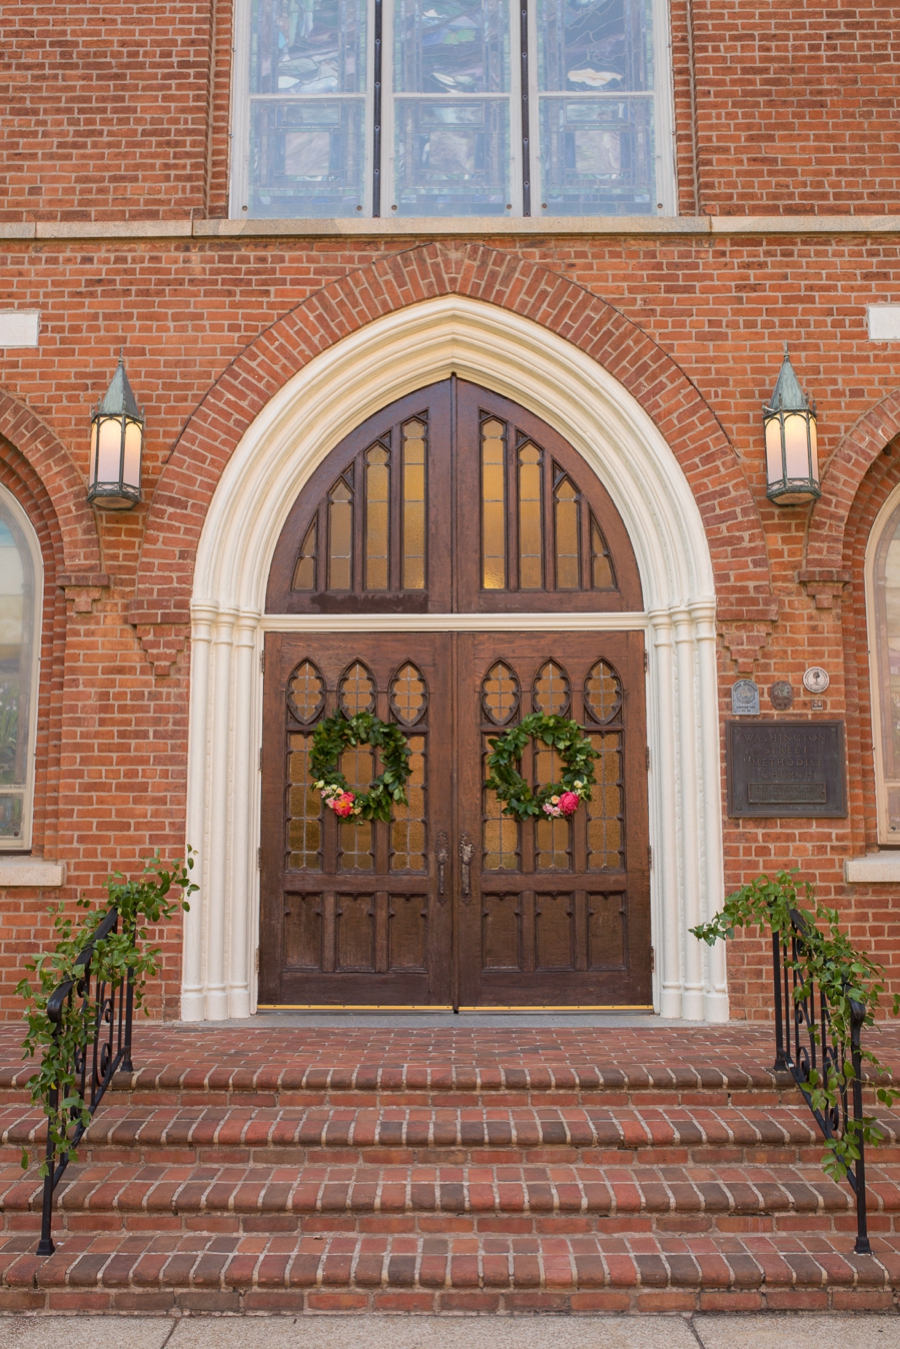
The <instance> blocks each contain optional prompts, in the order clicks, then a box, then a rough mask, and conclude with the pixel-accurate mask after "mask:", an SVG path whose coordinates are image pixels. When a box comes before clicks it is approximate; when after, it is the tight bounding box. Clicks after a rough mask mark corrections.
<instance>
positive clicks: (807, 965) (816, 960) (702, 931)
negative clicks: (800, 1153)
mask: <svg viewBox="0 0 900 1349" xmlns="http://www.w3.org/2000/svg"><path fill="white" fill-rule="evenodd" d="M796 875H797V872H796V870H793V871H779V872H778V873H777V875H776V876H775V878H774V880H772V879H770V878H769V877H768V876H767V875H762V876H758V877H757V878H756V880H754V881H750V882H749V883H748V884H747V885H744V886H742V887H741V889H740V890H736V891H735V892H734V894H731V895H728V896H727V898H726V900H725V904H724V907H723V908H722V911H721V913H717V914H716V915H715V917H714V918H713V919H712V920H711V921H710V922H708V923H700V924H699V925H698V926H697V927H692V928H691V929H690V930H691V932H692V934H693V935H694V936H695V937H698V938H699V939H700V940H701V941H704V942H706V943H707V944H708V945H709V946H713V945H714V944H715V943H716V942H717V941H719V940H720V938H727V937H733V936H734V930H735V928H738V927H741V928H746V927H755V926H759V927H762V928H768V929H769V930H770V931H771V932H772V933H776V934H777V935H778V939H779V941H780V944H781V950H782V960H783V962H784V965H785V967H786V968H787V969H789V970H793V971H796V973H797V975H798V984H797V987H796V988H795V989H794V998H795V1000H796V1001H797V1002H801V1001H803V1000H804V999H806V998H808V997H809V995H810V991H811V989H812V987H813V985H815V987H816V989H817V990H818V992H820V993H821V994H822V996H823V997H824V999H825V1002H826V1004H827V1006H828V1013H829V1017H830V1020H831V1035H832V1037H833V1039H834V1040H835V1041H836V1042H837V1044H839V1045H841V1046H843V1047H844V1049H845V1050H846V1048H847V1046H849V1044H850V1036H851V1022H852V1011H851V1006H850V1004H851V1003H853V1002H856V1003H859V1004H861V1005H862V1007H863V1008H864V1009H865V1019H864V1021H863V1025H864V1026H871V1025H873V1024H874V1022H875V1013H876V1011H877V1010H878V1007H879V1001H880V995H881V994H882V993H884V991H885V989H884V970H883V969H882V967H881V966H880V965H879V964H877V963H876V962H875V961H874V960H872V959H871V957H870V956H868V955H866V953H865V952H864V951H858V950H857V949H856V947H855V946H854V945H853V944H852V942H851V941H850V938H849V937H848V936H847V935H846V934H845V933H843V932H842V931H841V929H840V925H839V923H838V912H837V909H829V908H826V907H825V905H824V904H818V903H816V901H815V890H814V888H813V886H812V885H810V883H809V882H808V881H806V882H805V883H804V890H805V898H806V900H807V902H808V903H810V904H811V905H812V907H811V908H804V909H801V908H800V901H799V899H798V895H797V890H798V886H797V882H796V881H795V879H794V878H795V876H796ZM792 909H793V910H795V911H798V912H799V913H800V914H801V915H802V917H803V919H804V920H805V923H804V927H803V932H802V939H801V940H800V941H798V943H797V949H798V957H797V959H794V957H793V955H792V946H791V935H792V932H793V928H792V924H791V910H792ZM820 923H821V924H822V926H821V927H820V926H819V924H820ZM823 929H824V930H823ZM785 1012H786V1019H787V1022H788V1025H789V1026H790V1025H791V1024H792V1022H793V1011H792V1009H790V1008H786V1009H785ZM891 1012H892V1015H893V1016H897V1015H898V1014H900V994H897V993H895V994H894V995H893V1006H892V1008H891ZM812 1035H813V1038H814V1039H815V1041H816V1042H817V1043H818V1044H820V1045H821V1043H822V1036H821V1030H820V1027H819V1022H818V1019H817V1021H816V1025H815V1028H814V1029H813V1030H812ZM861 1054H862V1059H863V1061H864V1062H865V1063H867V1064H868V1065H869V1072H868V1073H867V1074H866V1076H867V1077H868V1078H869V1079H870V1080H872V1079H873V1078H874V1080H875V1097H876V1100H878V1101H879V1102H880V1103H881V1104H882V1105H885V1106H888V1107H890V1106H891V1105H893V1103H894V1101H895V1100H896V1099H897V1097H898V1095H900V1092H898V1090H897V1088H896V1087H893V1086H892V1085H890V1083H891V1078H890V1075H889V1074H888V1073H887V1072H886V1071H885V1069H884V1068H883V1067H882V1065H881V1063H880V1062H879V1061H878V1059H877V1058H876V1057H875V1055H874V1054H873V1053H872V1051H871V1050H870V1049H866V1048H863V1049H862V1051H861ZM854 1080H855V1074H854V1069H853V1063H852V1061H851V1058H850V1055H849V1053H848V1054H847V1057H846V1060H845V1062H844V1063H843V1064H842V1065H841V1066H840V1068H835V1067H834V1066H833V1065H832V1064H829V1066H828V1069H827V1071H826V1072H825V1073H824V1074H823V1073H821V1072H819V1071H818V1069H815V1068H813V1069H811V1070H810V1072H809V1077H808V1079H807V1083H806V1087H807V1090H808V1091H809V1095H810V1102H811V1104H812V1107H813V1109H814V1110H819V1111H821V1112H822V1113H823V1114H826V1113H828V1112H830V1111H833V1110H834V1109H835V1107H836V1106H837V1104H838V1102H839V1100H840V1097H841V1094H842V1092H844V1091H846V1090H848V1088H849V1087H850V1086H851V1084H852V1083H853V1081H854ZM886 1084H887V1085H886ZM883 1137H884V1135H883V1133H882V1132H881V1130H880V1129H879V1127H878V1124H877V1122H876V1121H875V1119H874V1118H872V1117H871V1116H869V1115H867V1116H865V1118H864V1119H863V1120H862V1121H861V1122H857V1121H856V1120H854V1119H852V1118H851V1119H848V1120H847V1125H846V1129H845V1130H844V1133H843V1135H842V1136H841V1137H839V1138H838V1137H836V1138H828V1139H826V1140H825V1141H826V1146H827V1149H828V1150H827V1152H826V1153H825V1155H824V1157H823V1158H822V1169H823V1170H824V1171H825V1172H826V1174H828V1175H830V1176H831V1177H832V1178H833V1179H835V1180H842V1179H843V1178H844V1177H845V1176H846V1175H847V1172H848V1170H849V1168H850V1167H851V1166H852V1165H853V1163H854V1162H856V1161H858V1159H859V1143H860V1140H862V1141H863V1142H864V1143H879V1142H881V1140H882V1138H883Z"/></svg>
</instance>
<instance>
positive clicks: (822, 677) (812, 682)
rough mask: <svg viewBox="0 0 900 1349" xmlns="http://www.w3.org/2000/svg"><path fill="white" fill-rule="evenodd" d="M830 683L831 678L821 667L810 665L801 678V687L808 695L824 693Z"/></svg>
mask: <svg viewBox="0 0 900 1349" xmlns="http://www.w3.org/2000/svg"><path fill="white" fill-rule="evenodd" d="M830 683H831V676H830V675H829V673H828V671H827V670H823V669H822V667H821V665H811V666H810V667H809V669H808V670H807V671H806V673H805V674H804V676H803V687H804V688H806V689H809V691H810V693H824V692H825V690H826V689H827V688H828V685H829V684H830Z"/></svg>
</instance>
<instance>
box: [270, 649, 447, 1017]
mask: <svg viewBox="0 0 900 1349" xmlns="http://www.w3.org/2000/svg"><path fill="white" fill-rule="evenodd" d="M449 647H450V638H449V637H448V636H446V635H443V634H431V633H429V634H413V635H411V634H399V633H392V634H380V635H377V636H375V635H373V634H366V635H361V636H352V637H345V636H341V637H335V636H324V635H319V636H317V637H315V639H312V640H310V639H308V638H306V637H298V636H297V635H295V634H287V633H270V634H269V635H268V636H267V638H266V668H265V703H264V730H263V762H262V773H263V794H262V847H261V932H260V970H259V975H260V992H259V1000H260V1002H261V1003H262V1004H268V1005H279V1004H283V1005H289V1006H316V1005H324V1006H334V1005H341V1004H347V1005H353V1006H360V1005H362V1006H366V1005H369V1006H427V1005H444V1006H446V1005H449V1003H450V1002H451V997H452V990H451V962H450V959H449V952H450V949H451V923H452V904H451V902H450V897H451V885H452V880H451V877H450V876H449V875H448V874H447V868H446V863H445V864H444V865H443V867H442V866H441V864H440V862H439V860H438V854H439V853H440V852H441V849H442V846H443V847H445V848H446V851H447V853H448V854H449V837H450V833H451V830H452V828H453V799H454V796H453V790H452V780H453V759H452V754H453V741H452V737H451V734H450V729H451V720H452V706H453V699H452V692H451V662H450V650H449ZM337 707H341V708H342V709H343V710H344V711H345V712H346V713H347V714H348V715H351V716H352V715H353V714H354V713H356V712H362V711H371V712H374V713H375V715H376V716H379V717H381V718H382V720H384V721H392V722H395V723H396V724H398V725H400V726H401V727H403V729H404V730H405V731H407V733H408V736H409V745H410V749H411V751H412V757H411V759H410V767H411V769H412V774H411V777H410V781H409V784H408V787H407V798H408V805H407V807H406V808H405V809H400V810H398V809H395V810H394V812H393V815H392V819H391V821H390V823H389V824H385V823H383V822H381V821H350V820H338V819H337V818H336V817H335V815H334V813H333V812H332V811H330V810H328V809H325V808H324V807H323V806H322V802H321V799H320V797H319V793H318V792H317V791H316V790H315V787H314V784H313V782H312V780H311V778H310V775H309V766H308V757H309V751H310V747H311V743H312V736H313V731H314V728H315V725H316V723H317V722H318V721H319V720H320V719H321V718H322V717H323V716H327V715H329V714H330V713H332V712H333V711H334V710H335V709H336V708H337ZM341 769H342V771H343V772H344V773H345V774H346V776H347V778H348V780H349V781H350V783H351V785H357V786H362V787H363V789H364V788H365V786H366V785H367V784H368V783H369V782H370V781H371V779H372V777H373V776H374V774H375V773H377V772H380V766H376V764H375V761H374V759H373V754H372V751H371V750H368V749H366V748H362V747H361V748H359V749H357V750H353V751H348V752H347V753H346V754H345V755H344V757H343V760H342V763H341Z"/></svg>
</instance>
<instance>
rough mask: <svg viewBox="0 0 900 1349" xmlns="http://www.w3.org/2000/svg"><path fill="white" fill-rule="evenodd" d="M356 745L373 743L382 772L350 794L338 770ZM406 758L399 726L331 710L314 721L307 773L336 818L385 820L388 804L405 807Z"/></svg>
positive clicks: (367, 714)
mask: <svg viewBox="0 0 900 1349" xmlns="http://www.w3.org/2000/svg"><path fill="white" fill-rule="evenodd" d="M355 745H372V746H374V748H375V749H377V750H378V753H379V756H380V758H381V763H382V766H383V770H384V771H383V772H381V773H379V775H378V777H376V778H375V779H374V781H373V782H372V785H371V787H370V788H369V790H368V791H367V792H359V791H356V792H352V791H351V790H350V784H349V783H348V782H347V779H346V778H345V777H344V775H343V773H342V772H341V771H340V769H339V768H338V764H339V763H340V761H341V755H342V754H343V753H344V750H346V749H351V748H352V747H353V746H355ZM409 755H410V749H409V745H408V744H407V740H406V736H405V735H404V734H403V732H402V731H401V730H400V728H399V727H397V726H391V725H389V724H388V723H387V722H386V721H382V720H381V718H380V717H373V716H372V713H371V712H358V713H357V714H356V716H355V717H346V716H344V714H343V712H335V713H334V715H333V716H330V717H326V718H325V720H324V721H321V722H319V725H318V726H317V727H316V729H315V731H314V732H313V743H312V749H311V751H310V755H309V769H310V774H311V776H312V779H313V781H314V782H315V785H316V787H317V788H318V790H319V791H320V792H321V793H322V799H323V801H324V802H325V804H326V806H329V807H330V808H331V810H333V811H334V813H335V815H338V816H340V817H341V819H347V818H349V817H351V816H358V817H361V818H362V819H364V820H385V821H387V820H390V818H391V807H392V806H394V805H398V806H405V805H406V784H407V782H408V781H409V774H410V768H409Z"/></svg>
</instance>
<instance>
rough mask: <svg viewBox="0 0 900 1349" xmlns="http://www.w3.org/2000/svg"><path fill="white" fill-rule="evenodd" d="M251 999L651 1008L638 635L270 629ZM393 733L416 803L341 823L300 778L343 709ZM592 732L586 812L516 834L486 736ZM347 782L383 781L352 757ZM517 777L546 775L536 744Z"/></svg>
mask: <svg viewBox="0 0 900 1349" xmlns="http://www.w3.org/2000/svg"><path fill="white" fill-rule="evenodd" d="M265 684H266V700H265V744H264V752H263V784H264V786H263V832H262V933H261V958H260V1002H261V1003H262V1004H263V1005H276V1006H277V1005H287V1006H334V1005H339V1006H340V1005H343V1006H383V1007H392V1006H428V1005H431V1006H435V1005H437V1006H450V1005H453V1006H459V1005H462V1006H495V1007H496V1006H542V1007H552V1006H582V1007H587V1006H646V1005H648V1004H649V1002H650V919H649V874H648V853H647V802H646V772H645V752H646V750H645V746H646V735H645V724H644V699H643V638H642V635H641V634H640V633H604V634H582V633H572V632H568V633H559V632H556V633H539V634H538V633H532V634H527V635H526V634H522V633H517V632H509V633H507V634H502V635H499V636H498V635H495V634H490V635H488V634H480V633H479V634H474V633H473V634H456V635H451V634H443V633H419V634H411V633H390V634H377V635H375V634H353V635H349V636H348V635H342V636H335V635H317V636H314V637H307V636H299V635H297V634H287V633H278V634H270V635H269V637H268V638H267V645H266V675H265ZM338 706H340V707H342V708H343V709H344V710H345V711H346V712H347V713H348V714H352V713H354V712H358V711H362V710H371V711H374V712H375V713H376V715H378V716H380V717H382V718H383V719H384V720H390V721H392V722H394V723H395V724H398V725H400V726H401V727H403V728H404V730H405V731H406V732H407V734H408V736H409V741H410V748H411V750H412V759H411V767H412V770H413V771H412V776H411V779H410V783H409V786H408V797H409V804H408V806H407V808H406V809H403V810H395V811H394V814H393V817H392V820H391V822H390V824H384V823H380V822H374V823H366V822H350V821H339V820H337V819H336V818H335V816H334V815H333V813H332V812H331V811H329V810H327V809H324V808H323V807H322V803H321V800H320V798H319V795H318V793H317V792H316V791H315V788H314V784H313V783H312V781H311V779H310V776H309V771H308V754H309V747H310V743H311V739H312V734H313V731H314V728H315V725H316V724H317V722H318V721H319V720H320V719H321V717H322V716H326V715H328V714H329V713H330V712H332V711H333V710H334V709H335V708H336V707H338ZM533 710H534V711H543V712H557V713H560V714H563V715H568V716H573V717H575V718H576V719H577V720H578V721H579V723H580V724H582V725H584V726H585V728H586V731H587V733H588V734H589V736H590V738H591V740H592V742H593V744H594V747H595V748H596V749H597V750H598V752H599V758H598V760H597V767H596V775H597V785H596V786H595V788H594V791H593V800H592V801H591V802H590V803H585V805H583V806H582V807H581V808H580V809H579V811H578V812H577V813H576V815H575V817H574V819H573V820H571V821H567V820H562V819H560V820H541V821H536V822H531V821H529V822H526V823H524V824H519V823H518V822H516V821H515V820H512V819H509V818H508V817H505V816H503V814H502V812H501V809H500V805H499V802H498V801H497V799H496V797H495V796H494V794H493V793H492V792H487V791H486V790H485V789H484V788H483V781H484V775H485V774H484V756H485V754H486V752H487V749H488V745H489V740H490V738H491V736H492V735H496V734H497V733H499V732H501V731H502V730H503V728H504V727H505V726H509V725H514V724H515V723H516V722H517V721H519V720H520V718H521V717H522V716H525V715H527V714H528V713H529V712H531V711H533ZM342 769H343V771H344V773H345V774H346V775H347V777H348V779H349V780H350V782H351V784H354V785H359V786H361V787H363V788H364V787H365V785H366V784H367V783H368V782H369V781H370V780H371V778H372V776H373V775H374V773H376V772H378V771H379V766H378V765H377V764H376V762H375V760H374V759H373V757H372V755H371V753H370V752H368V751H365V750H359V751H354V752H352V753H348V754H347V755H345V758H344V761H343V763H342ZM522 771H523V773H524V774H525V775H526V777H528V778H529V779H531V780H534V781H536V782H547V781H552V780H553V779H554V778H555V777H556V776H557V775H558V765H557V764H556V762H555V760H554V756H553V754H552V753H551V752H549V751H547V750H546V749H545V748H542V747H540V746H538V747H537V750H536V753H535V754H534V755H528V756H526V759H525V761H524V762H523V765H522Z"/></svg>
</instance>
